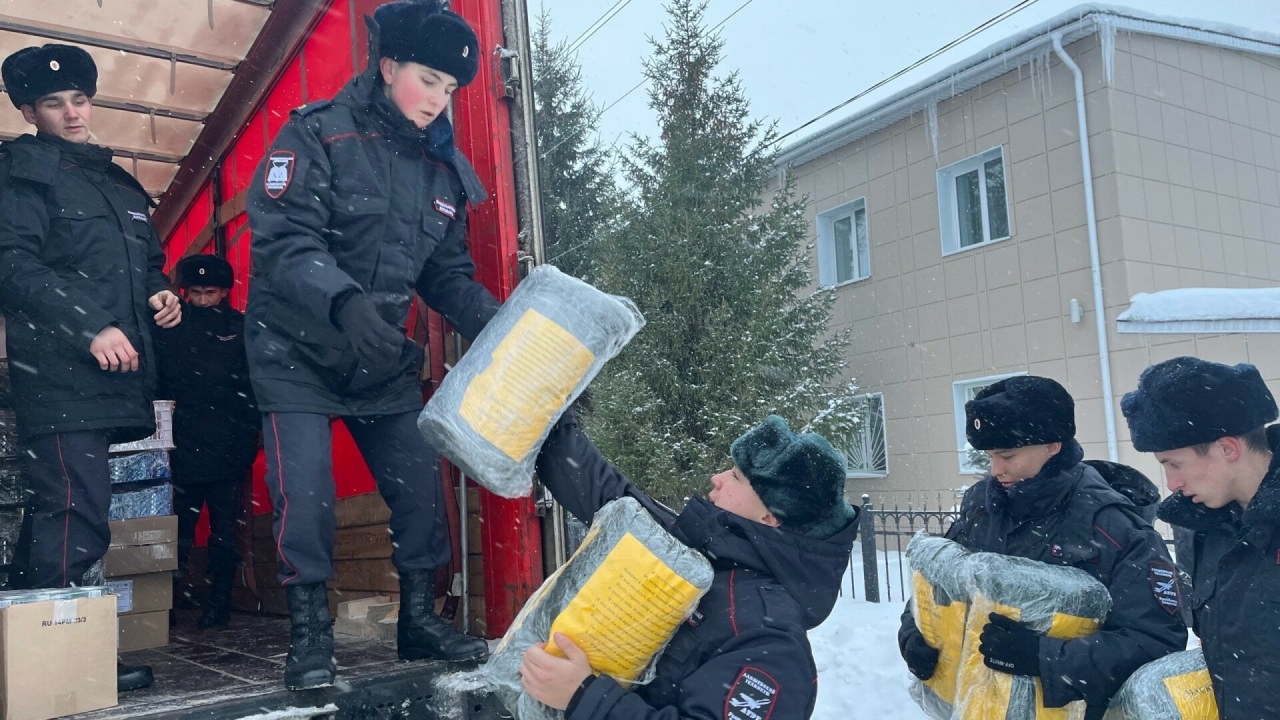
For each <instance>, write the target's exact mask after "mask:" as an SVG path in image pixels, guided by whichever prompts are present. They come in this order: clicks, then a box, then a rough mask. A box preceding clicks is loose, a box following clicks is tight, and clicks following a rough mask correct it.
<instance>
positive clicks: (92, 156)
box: [36, 132, 114, 172]
mask: <svg viewBox="0 0 1280 720" xmlns="http://www.w3.org/2000/svg"><path fill="white" fill-rule="evenodd" d="M36 137H37V138H39V139H40V140H41V141H43V142H45V143H48V144H49V145H52V146H53V147H55V148H57V149H58V153H59V154H60V155H61V156H62V158H63V159H64V160H67V161H68V162H71V163H74V164H76V165H79V166H80V167H82V168H85V169H86V170H95V171H97V172H106V171H107V168H108V167H109V166H110V165H111V158H112V156H113V155H114V153H112V152H111V148H105V147H102V146H101V145H93V144H90V143H73V142H70V141H67V140H63V139H62V138H60V137H58V136H57V135H49V134H47V133H43V132H39V133H36Z"/></svg>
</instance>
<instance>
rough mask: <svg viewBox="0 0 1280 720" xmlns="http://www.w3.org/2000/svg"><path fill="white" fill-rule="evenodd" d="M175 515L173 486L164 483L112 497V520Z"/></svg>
mask: <svg viewBox="0 0 1280 720" xmlns="http://www.w3.org/2000/svg"><path fill="white" fill-rule="evenodd" d="M172 514H173V486H172V485H170V484H169V483H162V484H160V485H154V486H152V487H146V488H142V489H141V490H130V491H128V492H118V493H113V494H112V495H111V509H110V510H109V511H108V513H107V516H108V519H110V520H133V519H134V518H144V517H155V516H157V515H172Z"/></svg>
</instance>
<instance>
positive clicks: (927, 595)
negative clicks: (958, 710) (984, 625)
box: [912, 572, 969, 705]
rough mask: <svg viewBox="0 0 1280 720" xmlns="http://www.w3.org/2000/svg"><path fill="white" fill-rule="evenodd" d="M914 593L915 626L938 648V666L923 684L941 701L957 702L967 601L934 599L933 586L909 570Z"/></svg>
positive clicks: (952, 703)
mask: <svg viewBox="0 0 1280 720" xmlns="http://www.w3.org/2000/svg"><path fill="white" fill-rule="evenodd" d="M912 575H913V577H912V583H913V585H914V592H915V595H914V597H915V618H916V626H917V627H918V628H920V634H921V635H923V636H924V641H925V642H926V643H928V644H929V647H932V648H936V649H937V650H938V666H937V668H936V669H935V670H934V671H933V677H931V678H929V679H928V680H926V681H924V684H925V686H926V687H928V688H929V689H930V690H932V691H933V692H934V694H936V695H937V696H938V697H939V698H940V699H941V700H942V701H943V702H945V703H947V704H948V705H954V704H955V702H956V680H957V679H958V678H959V674H960V659H961V658H960V651H961V648H962V647H963V646H964V632H965V627H964V625H965V615H966V613H967V612H968V610H969V605H968V603H964V602H961V601H959V600H952V601H951V602H950V603H947V604H939V603H938V602H937V601H936V599H935V598H936V597H937V592H936V590H935V588H934V586H933V585H932V584H931V583H930V582H929V581H928V580H926V579H925V577H924V576H923V575H921V574H920V573H918V572H916V573H912Z"/></svg>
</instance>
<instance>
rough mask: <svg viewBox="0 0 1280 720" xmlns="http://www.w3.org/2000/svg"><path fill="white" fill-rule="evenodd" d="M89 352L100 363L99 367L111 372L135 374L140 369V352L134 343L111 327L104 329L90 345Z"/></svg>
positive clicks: (117, 329) (114, 327)
mask: <svg viewBox="0 0 1280 720" xmlns="http://www.w3.org/2000/svg"><path fill="white" fill-rule="evenodd" d="M89 352H90V353H93V357H94V358H96V359H97V361H98V367H100V368H102V369H103V370H109V371H111V372H133V371H134V370H137V369H138V352H137V351H136V350H134V349H133V343H131V342H129V338H127V337H125V334H124V333H123V332H121V331H120V328H118V327H116V326H115V325H111V326H108V327H105V328H103V329H102V331H101V332H99V333H98V334H97V335H96V336H94V338H93V342H91V343H89Z"/></svg>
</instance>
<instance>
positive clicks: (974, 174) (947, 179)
mask: <svg viewBox="0 0 1280 720" xmlns="http://www.w3.org/2000/svg"><path fill="white" fill-rule="evenodd" d="M1005 177H1006V175H1005V169H1004V147H1003V146H1001V147H995V148H992V149H990V150H988V151H986V152H984V153H982V154H981V155H975V156H974V157H971V158H969V159H967V160H961V161H960V162H958V163H954V164H952V165H948V166H946V167H944V168H942V169H940V170H938V216H939V218H938V219H939V222H940V223H941V225H940V226H941V228H942V254H943V255H947V254H950V253H955V252H960V251H961V250H966V249H968V248H971V247H976V246H978V245H986V244H987V243H993V242H997V241H999V240H1006V239H1008V238H1009V200H1008V193H1007V192H1006V186H1005Z"/></svg>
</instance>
